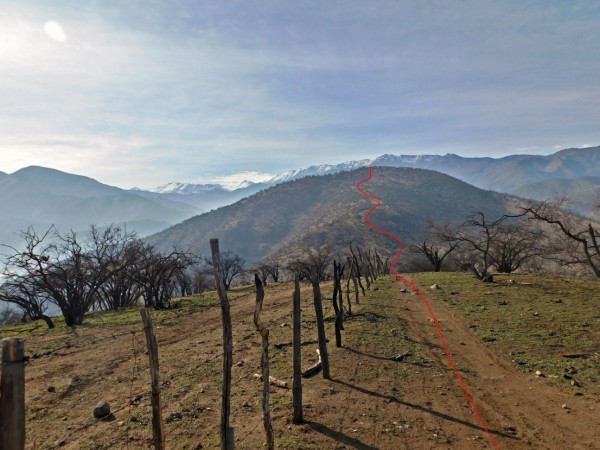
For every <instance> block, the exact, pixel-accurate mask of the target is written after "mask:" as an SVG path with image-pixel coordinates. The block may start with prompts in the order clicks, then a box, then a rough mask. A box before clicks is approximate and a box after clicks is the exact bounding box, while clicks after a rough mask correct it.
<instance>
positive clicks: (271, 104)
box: [0, 0, 600, 187]
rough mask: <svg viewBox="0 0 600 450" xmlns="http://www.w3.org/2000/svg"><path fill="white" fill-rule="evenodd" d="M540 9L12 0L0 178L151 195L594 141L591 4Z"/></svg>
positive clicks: (3, 51)
mask: <svg viewBox="0 0 600 450" xmlns="http://www.w3.org/2000/svg"><path fill="white" fill-rule="evenodd" d="M534 4H535V7H528V6H527V5H524V4H522V3H521V2H516V1H515V2H504V3H498V2H492V1H487V0H482V1H467V2H464V3H463V4H461V5H459V6H457V5H449V4H446V3H444V2H435V1H434V2H402V1H396V0H393V1H391V0H390V1H384V0H380V1H376V2H375V3H367V2H362V1H348V2H343V3H339V2H334V1H332V2H325V3H322V4H320V5H319V7H318V8H315V7H314V5H312V6H311V4H310V3H306V2H264V3H259V4H256V3H255V4H250V3H247V2H243V1H236V0H232V1H231V2H219V1H217V0H212V1H206V2H202V3H201V4H196V3H194V4H190V3H189V2H185V1H182V2H177V1H176V2H175V3H173V2H167V1H162V0H153V1H144V2H139V1H135V0H132V1H128V2H113V3H111V2H108V3H107V4H105V5H103V6H102V7H100V6H95V5H94V4H93V3H89V4H87V3H86V4H85V6H81V7H78V8H73V7H72V6H69V2H61V1H57V2H56V3H55V4H53V6H52V7H50V6H48V5H47V4H45V3H41V2H32V3H31V4H30V5H29V6H23V4H22V3H21V2H16V1H15V2H13V6H12V7H11V8H9V10H10V13H8V14H6V15H3V16H2V17H0V30H1V31H0V64H2V67H3V70H2V71H0V98H2V102H3V107H2V108H1V109H0V133H1V134H2V136H3V142H0V150H1V151H2V153H1V154H0V170H12V168H15V167H16V166H17V165H18V164H23V165H27V164H40V165H44V164H50V165H51V166H52V167H56V168H62V169H63V170H77V171H78V173H83V174H86V175H89V176H95V177H97V178H100V179H101V180H102V181H106V182H111V183H115V184H117V185H119V186H124V187H127V186H129V187H131V186H133V185H139V186H141V187H153V186H156V185H158V184H162V183H164V182H166V181H168V180H176V181H191V182H195V181H200V180H201V179H213V178H214V177H223V176H226V175H228V174H231V173H240V172H248V171H254V172H258V173H276V172H278V171H282V170H287V169H291V168H298V167H303V166H307V165H311V164H320V163H336V162H339V161H343V160H349V159H361V158H364V157H368V156H376V155H378V154H381V153H386V152H388V153H410V154H415V153H446V152H453V153H459V154H464V155H475V154H477V155H481V154H488V155H502V154H506V153H510V152H512V151H514V150H513V149H521V151H530V150H531V151H537V152H540V153H541V152H550V151H551V150H552V149H553V146H554V145H555V142H564V143H571V145H573V143H575V142H582V141H583V142H592V143H593V142H598V141H600V131H598V128H597V123H596V122H597V121H596V120H595V118H596V117H599V116H600V81H598V77H597V73H598V70H599V69H600V54H599V53H598V52H599V50H598V46H597V42H598V40H600V31H599V29H598V28H597V27H596V25H597V17H598V11H597V10H594V9H593V8H592V7H590V6H586V5H583V4H578V5H575V4H569V5H566V6H562V7H561V8H557V7H555V6H547V5H546V4H545V3H544V2H539V3H536V2H534ZM578 8H579V9H578ZM51 24H52V25H51ZM65 30H66V31H65ZM60 31H62V33H61V32H60ZM67 32H68V37H67ZM49 37H50V38H49ZM61 38H62V40H61ZM561 148H562V147H561ZM7 152H8V153H7ZM224 161H225V162H226V163H224ZM57 166H60V167H57ZM17 168H18V167H17ZM235 179H237V178H235Z"/></svg>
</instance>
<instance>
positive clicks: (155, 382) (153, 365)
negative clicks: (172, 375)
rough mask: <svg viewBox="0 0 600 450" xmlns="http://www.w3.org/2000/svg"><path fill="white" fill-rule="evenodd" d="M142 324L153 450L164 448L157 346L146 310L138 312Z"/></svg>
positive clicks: (150, 318)
mask: <svg viewBox="0 0 600 450" xmlns="http://www.w3.org/2000/svg"><path fill="white" fill-rule="evenodd" d="M140 315H141V316H142V322H143V323H144V333H145V334H146V343H147V345H148V358H149V359H150V375H151V376H152V396H151V402H152V435H153V443H154V448H155V450H163V449H164V448H165V432H164V425H163V419H162V408H161V405H160V378H159V370H158V345H157V343H156V337H155V336H154V329H153V327H152V317H151V316H150V311H149V310H148V309H147V308H142V309H141V310H140Z"/></svg>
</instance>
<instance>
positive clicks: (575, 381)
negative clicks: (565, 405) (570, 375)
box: [571, 380, 581, 387]
mask: <svg viewBox="0 0 600 450" xmlns="http://www.w3.org/2000/svg"><path fill="white" fill-rule="evenodd" d="M571 386H575V387H581V383H580V382H579V381H577V380H571Z"/></svg>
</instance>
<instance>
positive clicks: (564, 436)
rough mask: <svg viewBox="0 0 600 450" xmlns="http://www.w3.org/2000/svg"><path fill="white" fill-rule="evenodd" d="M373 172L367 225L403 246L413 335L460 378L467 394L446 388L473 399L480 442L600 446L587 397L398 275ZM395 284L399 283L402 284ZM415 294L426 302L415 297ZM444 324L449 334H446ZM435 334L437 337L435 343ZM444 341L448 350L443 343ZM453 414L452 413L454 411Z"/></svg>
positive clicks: (408, 316)
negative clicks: (512, 359) (499, 346)
mask: <svg viewBox="0 0 600 450" xmlns="http://www.w3.org/2000/svg"><path fill="white" fill-rule="evenodd" d="M372 175H373V168H372V167H370V168H369V177H367V178H366V179H364V180H362V181H360V182H359V183H358V184H357V189H358V190H359V191H360V192H361V193H362V194H363V195H365V196H366V197H369V198H372V199H375V200H376V201H377V204H376V205H375V206H373V207H372V208H371V209H370V210H369V212H368V213H367V214H366V216H365V221H366V223H367V224H368V225H370V226H371V227H373V228H374V229H376V230H378V231H380V232H381V233H383V234H385V235H387V236H389V237H390V238H392V239H394V240H396V241H397V242H398V244H399V250H398V252H397V253H396V256H395V258H394V259H393V260H392V263H391V267H392V271H393V272H394V275H395V278H396V280H397V281H401V282H402V283H404V284H405V285H407V286H408V287H410V288H411V289H412V293H411V294H412V295H410V294H405V298H406V299H407V301H406V304H405V305H403V306H402V313H401V314H402V315H403V317H404V318H405V319H406V320H407V325H408V328H409V329H410V331H411V332H412V333H411V334H413V335H414V336H417V337H418V338H419V341H420V342H418V344H419V345H422V346H424V347H426V351H427V353H428V354H430V355H431V356H432V357H433V359H434V360H435V361H436V362H437V364H438V366H439V367H441V368H443V369H444V371H453V372H454V373H455V374H456V375H457V377H458V379H459V380H460V385H461V388H462V390H463V391H464V392H459V391H460V390H458V388H457V386H456V383H455V382H454V383H453V385H454V386H452V387H448V386H446V389H447V390H448V391H454V392H455V395H456V396H462V397H463V400H467V399H468V402H465V403H466V405H464V406H469V404H470V406H471V408H472V411H470V413H471V418H470V419H468V420H469V421H470V422H472V423H473V424H478V425H482V427H483V428H484V429H485V431H486V433H485V434H486V435H487V437H486V439H487V442H485V444H487V445H486V446H484V442H482V441H480V442H479V448H484V447H485V448H488V447H490V448H491V447H494V448H496V449H499V448H500V445H499V444H498V442H496V438H497V439H498V441H500V442H501V443H502V447H503V448H532V445H534V447H533V448H540V449H541V448H547V449H553V448H572V449H576V448H577V449H579V448H582V449H583V448H600V439H599V438H598V435H597V433H594V431H592V430H593V429H594V427H596V426H597V420H594V419H593V418H592V416H593V414H592V413H590V410H591V409H592V408H591V407H590V406H589V404H588V403H586V401H584V400H583V399H581V398H573V397H571V396H568V395H567V394H565V393H563V392H561V391H559V390H558V389H555V388H553V387H551V386H547V385H545V384H544V383H543V381H542V380H539V379H535V377H531V376H527V375H525V374H521V373H517V372H515V371H514V370H513V369H512V368H511V367H510V366H509V365H508V364H507V363H506V362H504V361H503V360H502V358H500V357H499V356H498V355H496V354H495V353H494V352H493V351H492V350H491V349H489V348H488V347H486V345H485V344H484V343H483V342H482V341H481V340H480V339H479V338H477V337H476V336H474V335H473V334H472V333H471V331H470V330H469V329H468V327H467V326H466V325H465V324H464V323H463V322H462V321H461V320H460V319H457V318H456V317H455V316H454V315H453V314H452V313H450V311H449V310H448V309H447V308H446V307H445V306H444V305H442V304H441V303H440V302H431V303H434V304H435V309H436V311H437V312H438V317H440V319H438V318H437V317H436V316H435V315H434V313H433V310H432V307H431V306H430V302H429V301H428V300H427V299H426V298H425V297H424V296H423V295H422V294H421V292H420V291H419V289H418V287H417V286H416V283H415V282H413V281H411V280H409V279H406V278H403V277H402V276H400V275H399V274H398V273H396V271H395V269H394V264H395V262H396V261H397V260H398V258H399V257H400V255H401V253H402V241H401V239H400V238H398V237H397V236H394V235H393V234H391V233H389V232H388V231H385V230H383V229H381V228H379V227H378V226H376V225H374V224H372V223H371V222H370V220H369V216H370V215H371V213H373V212H374V211H375V210H376V209H377V208H378V207H379V206H380V205H381V203H382V202H381V200H380V199H379V198H378V197H377V196H375V195H372V194H369V193H367V192H365V191H363V190H362V189H361V185H362V184H363V183H366V182H367V181H369V180H370V179H371V177H372ZM411 278H412V277H411ZM393 284H394V286H397V285H396V283H393ZM396 290H397V291H399V289H396ZM415 294H416V295H417V296H418V297H420V299H421V300H422V301H415V302H413V301H410V300H412V299H413V298H414V297H413V295H415ZM428 316H430V317H431V318H430V319H429V322H427V321H426V320H425V319H424V318H425V317H428ZM442 328H443V331H446V332H447V334H446V335H444V333H443V331H442ZM436 335H437V339H436V338H435V336H436ZM431 337H434V340H433V342H432V340H431ZM405 338H406V336H405ZM440 339H441V341H442V344H443V348H441V347H440V346H439V341H440ZM446 341H447V342H448V343H449V345H447V342H446ZM457 350H460V354H458V353H454V351H457ZM448 353H449V354H448ZM454 360H456V361H458V363H455V362H454ZM461 373H462V375H461ZM445 378H446V381H447V380H449V379H450V377H449V376H446V377H445ZM463 378H464V379H466V380H467V381H468V384H469V386H471V387H472V390H473V391H476V397H477V400H476V402H477V405H479V407H480V409H481V412H482V415H483V416H485V417H486V418H487V420H489V423H490V430H488V429H487V427H486V426H485V425H484V423H483V420H482V419H481V417H480V416H479V413H478V412H477V409H476V407H475V405H474V403H473V400H472V397H471V396H470V394H469V392H468V390H467V388H466V384H465V382H464V381H463ZM440 381H442V380H438V381H437V382H436V387H433V383H434V378H431V383H432V385H431V386H429V388H430V395H431V397H433V398H435V397H438V395H439V394H437V393H435V391H436V390H438V389H439V388H442V385H440ZM465 393H466V396H467V399H465ZM441 395H445V394H441ZM448 400H449V399H448ZM567 402H568V404H569V405H574V406H575V409H576V410H577V413H578V415H580V417H579V418H575V417H574V414H571V411H569V414H567V413H566V411H564V410H563V409H561V404H563V403H567ZM448 406H449V405H448ZM473 411H475V413H476V416H478V417H477V420H476V419H475V417H473V416H472V414H473ZM453 412H454V411H448V413H449V414H451V413H453ZM573 413H575V411H573ZM584 418H585V420H583V419H584ZM516 439H518V440H516ZM449 448H452V447H449ZM462 448H466V447H462Z"/></svg>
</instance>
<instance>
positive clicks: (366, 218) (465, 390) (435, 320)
mask: <svg viewBox="0 0 600 450" xmlns="http://www.w3.org/2000/svg"><path fill="white" fill-rule="evenodd" d="M372 177H373V167H369V176H368V178H365V179H364V180H362V181H360V182H359V183H358V184H357V185H356V188H357V189H358V190H359V191H360V193H361V194H363V195H365V196H366V197H369V198H373V199H375V200H377V204H376V205H375V206H373V207H372V208H371V209H370V210H369V212H368V213H367V215H366V216H365V222H366V223H367V224H368V225H369V226H370V227H372V228H374V229H376V230H377V231H379V232H381V233H383V234H385V235H386V236H389V237H391V238H392V239H394V240H396V241H397V242H398V244H399V248H398V252H397V253H396V256H395V257H394V259H393V260H392V262H391V264H390V267H391V269H392V272H393V273H394V275H395V276H396V279H397V280H398V281H402V282H403V283H404V284H406V285H407V286H409V287H411V288H412V289H413V291H414V292H415V293H416V294H417V295H418V296H419V297H420V298H421V300H423V303H425V305H426V306H427V309H428V310H429V314H430V315H431V318H432V319H433V321H434V323H435V326H436V329H437V331H438V334H439V336H440V339H441V341H442V344H443V345H444V349H445V351H446V356H447V358H448V363H449V364H450V366H451V367H452V370H453V371H454V373H455V374H456V377H457V378H458V381H459V384H460V386H461V387H462V389H463V391H464V392H465V395H466V396H467V399H468V400H469V403H470V405H471V408H472V409H473V412H474V413H475V415H476V416H477V420H478V421H479V423H480V424H481V426H482V427H483V428H484V430H485V432H486V434H487V435H488V438H489V439H490V441H491V442H492V444H494V447H496V449H498V450H500V446H499V445H498V443H497V442H496V440H495V439H494V436H492V434H491V433H490V431H489V430H488V427H487V425H486V424H485V421H484V420H483V418H482V417H481V414H480V413H479V410H478V409H477V406H476V405H475V402H474V401H473V398H472V397H471V393H470V392H469V390H468V388H467V386H466V384H465V382H464V381H463V379H462V377H461V376H460V373H459V371H458V369H457V367H456V365H455V364H454V361H453V360H452V356H451V352H450V349H449V348H448V346H447V344H446V340H445V338H444V334H443V332H442V329H441V328H440V325H439V323H438V320H437V318H436V317H435V314H434V313H433V310H432V309H431V307H430V306H429V302H428V301H427V299H426V298H425V297H424V296H423V295H422V294H421V292H420V291H419V290H418V289H417V287H416V286H415V285H414V284H413V283H411V282H410V281H409V280H407V279H405V278H403V277H401V276H400V275H399V274H398V273H397V272H396V268H395V265H396V261H397V260H398V258H400V255H401V254H402V240H401V239H400V238H399V237H397V236H395V235H393V234H392V233H390V232H389V231H386V230H383V229H382V228H379V227H378V226H376V225H374V224H373V223H371V221H370V220H369V216H370V215H371V213H373V211H375V210H376V209H377V208H378V207H379V206H380V205H381V200H380V199H379V198H378V197H376V196H374V195H371V194H368V193H366V192H365V191H364V190H362V189H361V187H360V186H361V185H362V184H363V183H366V182H367V181H369V180H370V179H371V178H372Z"/></svg>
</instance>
